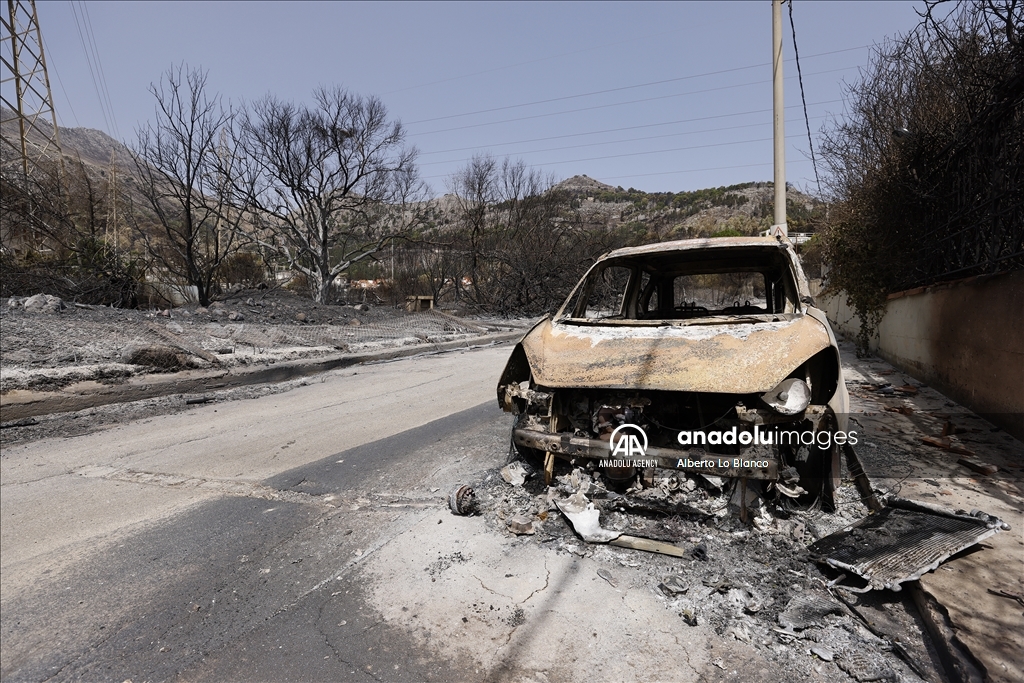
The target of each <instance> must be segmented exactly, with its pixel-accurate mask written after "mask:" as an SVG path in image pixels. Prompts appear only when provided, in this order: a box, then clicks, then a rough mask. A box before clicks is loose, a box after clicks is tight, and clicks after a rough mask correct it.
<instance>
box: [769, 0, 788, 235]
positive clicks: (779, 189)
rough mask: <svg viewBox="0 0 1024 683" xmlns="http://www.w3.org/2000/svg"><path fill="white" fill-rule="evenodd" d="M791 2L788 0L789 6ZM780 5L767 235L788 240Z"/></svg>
mask: <svg viewBox="0 0 1024 683" xmlns="http://www.w3.org/2000/svg"><path fill="white" fill-rule="evenodd" d="M792 1H793V0H790V2H792ZM782 2H783V0H772V85H773V87H774V94H773V97H772V101H773V106H774V117H775V131H774V135H775V225H773V226H772V229H771V232H770V234H772V235H781V236H782V237H789V229H788V228H787V227H786V111H785V109H784V108H783V105H782V93H783V91H782Z"/></svg>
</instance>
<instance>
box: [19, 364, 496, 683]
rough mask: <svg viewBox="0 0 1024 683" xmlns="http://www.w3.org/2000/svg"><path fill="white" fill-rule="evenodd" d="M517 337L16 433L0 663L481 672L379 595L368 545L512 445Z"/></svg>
mask: <svg viewBox="0 0 1024 683" xmlns="http://www.w3.org/2000/svg"><path fill="white" fill-rule="evenodd" d="M508 350H509V349H508V347H507V346H506V347H499V348H497V349H486V350H480V351H474V352H469V353H455V354H446V355H444V356H437V357H434V358H431V359H429V360H427V361H424V359H418V360H403V361H398V362H395V363H389V364H382V365H379V366H374V367H371V368H358V369H356V370H354V371H353V370H348V371H342V372H339V373H335V374H333V375H330V376H328V377H326V378H324V381H323V382H315V383H312V384H311V385H310V386H308V387H302V388H300V389H299V390H296V391H295V392H289V394H285V395H277V396H269V397H266V398H265V399H257V400H253V401H248V402H240V403H234V404H222V405H220V406H211V407H205V408H201V409H199V410H196V411H192V412H190V413H186V414H180V415H173V416H166V417H164V418H156V419H153V420H149V421H146V422H145V423H142V424H131V425H128V426H126V427H123V428H119V429H117V430H110V431H106V432H100V433H96V434H92V435H89V436H86V437H81V438H78V439H70V440H64V439H59V440H49V441H42V442H37V443H34V444H29V445H27V446H23V447H18V448H11V449H6V451H5V453H4V454H3V460H2V462H3V468H4V469H3V496H2V519H3V525H2V530H3V539H2V548H3V552H2V557H3V561H2V574H3V579H4V580H3V598H2V619H0V621H2V625H0V627H2V631H0V638H2V641H3V648H2V650H3V654H2V677H3V679H4V680H5V681H20V680H48V679H51V678H54V679H59V680H69V679H85V680H111V681H114V680H116V681H124V680H128V679H131V680H133V681H144V680H166V679H170V678H179V679H182V680H211V681H216V680H281V681H285V680H368V679H369V677H370V676H372V677H374V678H377V677H379V678H380V679H382V680H428V679H429V680H463V679H466V678H467V677H473V676H472V672H471V671H468V670H466V669H460V668H459V663H458V662H455V661H452V659H451V658H450V657H445V658H444V659H439V658H437V657H436V656H434V655H432V654H431V653H430V648H428V647H424V646H423V644H422V643H417V642H413V641H411V640H410V638H409V636H408V635H406V634H405V632H404V631H402V630H399V629H395V628H393V627H390V626H388V625H387V624H386V623H384V622H383V620H382V619H381V618H380V616H379V613H378V612H377V611H376V610H375V609H373V608H371V607H368V606H367V604H366V595H365V591H366V587H367V579H366V577H365V576H363V575H362V563H363V561H364V560H365V559H366V558H368V557H371V556H372V554H373V552H374V550H375V549H377V548H380V547H381V546H383V545H384V544H386V543H388V542H389V541H391V540H393V539H394V538H395V537H396V536H398V535H401V534H402V533H403V532H404V531H406V530H408V528H409V527H410V526H411V525H413V524H415V523H417V522H419V521H421V520H422V519H423V517H424V516H426V515H429V516H430V517H431V519H433V518H434V517H439V520H440V521H445V518H444V517H440V514H439V511H443V510H444V507H443V506H444V497H445V496H446V494H447V492H448V490H447V489H448V485H449V484H450V483H452V482H453V481H454V479H455V478H457V477H458V476H471V475H472V474H473V473H474V472H477V473H478V472H480V471H482V470H484V469H486V468H488V467H493V466H494V464H495V463H496V459H500V458H501V457H502V456H503V454H504V448H505V443H506V439H507V436H505V435H506V434H507V429H508V419H507V418H506V417H505V416H504V414H503V413H501V412H500V411H499V410H498V408H497V406H496V402H495V401H494V400H493V399H492V398H491V394H492V393H493V386H494V382H495V380H496V376H497V373H498V372H499V371H500V368H501V363H502V361H503V360H504V358H505V357H506V356H507V354H508ZM456 370H457V372H456ZM435 387H436V391H432V389H433V388H435ZM453 463H455V464H454V465H453ZM435 482H436V483H435ZM434 489H436V490H434ZM82 508H84V509H82ZM435 523H436V522H435ZM463 666H465V667H468V666H472V664H471V663H470V662H468V661H467V662H464V663H463Z"/></svg>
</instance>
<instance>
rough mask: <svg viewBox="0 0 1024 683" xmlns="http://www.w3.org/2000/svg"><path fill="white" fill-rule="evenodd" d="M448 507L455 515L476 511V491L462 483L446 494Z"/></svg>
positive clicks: (469, 513)
mask: <svg viewBox="0 0 1024 683" xmlns="http://www.w3.org/2000/svg"><path fill="white" fill-rule="evenodd" d="M448 507H449V508H451V511H452V512H453V513H455V514H456V515H471V514H473V512H475V511H476V493H474V492H473V489H472V488H471V487H470V486H468V485H466V484H463V485H462V486H459V487H458V488H456V489H455V490H454V491H452V492H451V495H449V496H448Z"/></svg>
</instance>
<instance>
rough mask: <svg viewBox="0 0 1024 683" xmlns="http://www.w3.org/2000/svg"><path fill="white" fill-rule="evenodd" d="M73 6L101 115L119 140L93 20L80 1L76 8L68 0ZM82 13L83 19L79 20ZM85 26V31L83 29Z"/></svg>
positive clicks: (71, 3) (119, 135)
mask: <svg viewBox="0 0 1024 683" xmlns="http://www.w3.org/2000/svg"><path fill="white" fill-rule="evenodd" d="M68 4H69V5H71V12H72V14H73V15H74V18H75V27H76V28H77V29H78V38H79V40H81V42H82V49H83V50H84V51H85V61H86V64H87V65H88V67H89V75H90V76H91V77H92V85H93V89H94V90H95V91H96V97H97V99H98V100H99V103H100V113H101V114H102V115H103V122H104V123H105V124H106V126H107V129H108V130H109V131H111V132H113V133H114V134H115V135H116V136H117V137H118V138H120V137H121V134H120V132H119V131H118V128H117V119H116V118H115V117H114V107H113V104H112V103H111V101H110V91H109V90H108V89H107V82H106V77H105V76H104V74H103V65H102V63H101V62H100V57H99V50H98V49H97V47H96V38H95V35H94V33H93V32H92V20H91V19H90V18H89V14H88V11H89V10H88V8H87V7H86V6H85V3H83V2H82V1H81V0H79V3H78V4H79V5H80V7H79V8H77V9H76V8H75V3H74V0H68ZM79 11H81V14H82V16H81V18H79ZM83 26H84V29H83Z"/></svg>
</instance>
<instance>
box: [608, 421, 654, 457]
mask: <svg viewBox="0 0 1024 683" xmlns="http://www.w3.org/2000/svg"><path fill="white" fill-rule="evenodd" d="M608 447H609V448H610V449H611V451H612V457H611V459H610V460H602V461H601V467H657V465H658V463H657V462H656V461H654V460H644V459H643V458H644V457H645V456H646V454H647V432H645V431H644V430H643V428H642V427H638V426H637V425H631V424H623V425H619V426H618V427H616V428H615V430H614V431H613V432H612V436H611V439H609V440H608Z"/></svg>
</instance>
